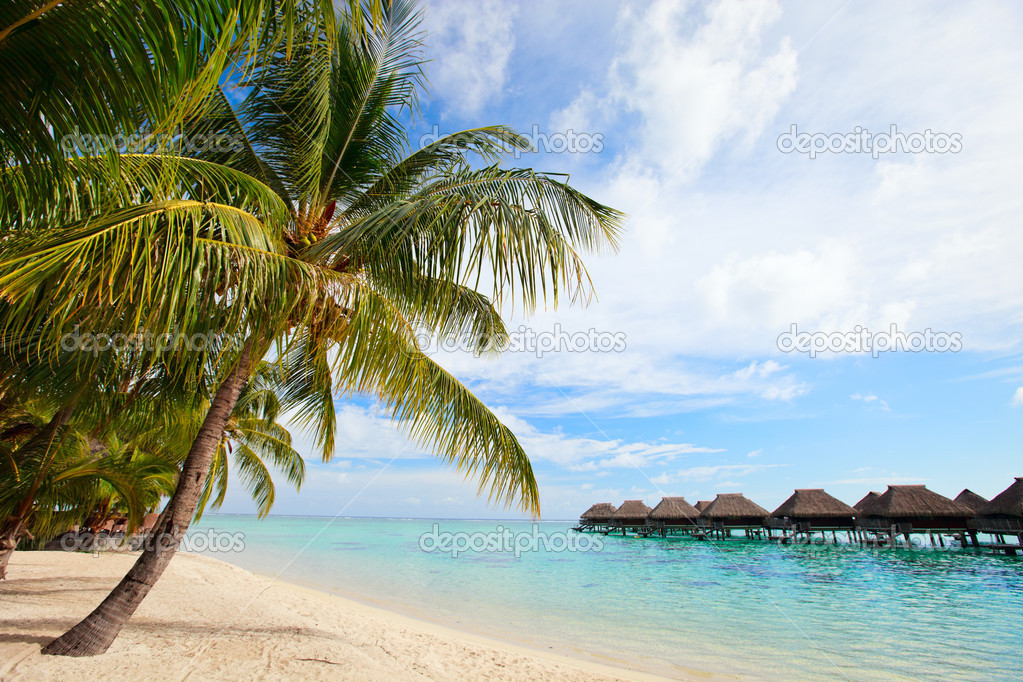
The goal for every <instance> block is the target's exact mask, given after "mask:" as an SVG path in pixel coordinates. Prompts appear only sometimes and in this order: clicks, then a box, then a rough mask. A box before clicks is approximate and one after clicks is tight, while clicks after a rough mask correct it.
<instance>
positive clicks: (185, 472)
mask: <svg viewBox="0 0 1023 682" xmlns="http://www.w3.org/2000/svg"><path fill="white" fill-rule="evenodd" d="M251 368H252V361H251V343H249V344H246V346H245V347H244V348H243V349H242V352H241V355H240V357H239V358H238V364H237V365H236V366H235V368H234V369H233V370H232V371H231V373H230V374H229V375H228V376H227V378H226V379H225V380H224V382H223V383H222V384H221V385H220V388H219V389H218V390H217V394H216V396H214V398H213V402H212V403H211V404H210V409H209V411H208V412H207V413H206V418H205V420H203V424H202V427H201V428H200V429H199V433H198V434H197V435H196V437H195V440H194V441H193V442H192V448H191V450H189V452H188V457H187V458H186V459H185V462H184V464H183V465H182V467H181V474H180V476H179V477H178V486H177V488H176V489H175V490H174V495H172V496H171V499H170V501H169V502H168V503H167V507H166V508H165V509H164V512H163V514H162V515H161V517H160V521H159V523H158V524H157V526H156V527H155V528H154V529H153V534H152V536H151V541H150V542H148V543H147V544H146V547H145V549H144V550H143V551H142V556H140V557H139V559H138V561H136V562H135V565H134V566H132V568H131V570H130V571H128V574H127V575H126V576H124V578H123V579H122V580H121V582H120V583H118V584H117V587H115V588H114V589H113V591H111V593H110V594H109V595H107V598H106V599H104V600H103V603H101V604H100V605H99V606H97V607H96V609H95V610H94V611H93V612H92V613H90V614H89V615H88V616H86V618H85V620H83V621H82V622H80V623H79V624H78V625H76V626H74V627H73V628H71V629H70V630H68V631H67V632H65V633H64V634H63V635H61V636H60V637H59V638H57V639H55V640H54V641H52V642H50V643H49V644H47V645H46V646H45V647H43V653H44V654H50V655H61V656H95V655H96V654H102V653H104V652H105V651H106V650H107V649H108V648H109V647H110V645H111V644H112V643H113V641H114V639H115V638H116V637H117V635H118V634H119V633H120V632H121V628H122V627H124V624H125V623H126V622H127V621H128V619H129V618H130V617H131V615H132V614H133V613H135V609H137V608H138V607H139V604H141V603H142V600H143V599H145V597H146V595H147V594H149V590H150V589H151V588H152V587H153V585H155V584H156V581H157V580H159V579H160V576H161V575H163V572H164V569H166V568H167V565H168V564H169V563H170V560H171V559H172V558H173V557H174V553H175V552H176V551H177V548H178V545H179V544H180V543H181V538H182V537H183V536H184V534H185V531H187V530H188V526H189V524H190V523H191V522H192V517H193V515H194V514H195V509H196V505H197V504H198V502H199V496H200V494H201V493H202V488H203V482H204V481H205V480H206V475H207V473H208V472H209V468H210V462H211V461H212V460H213V455H214V453H215V452H216V449H217V446H218V445H219V444H220V441H221V439H222V438H223V434H224V427H225V426H226V425H227V421H228V419H229V418H230V416H231V412H232V411H233V410H234V406H235V403H237V402H238V396H239V394H240V393H241V391H242V388H243V387H244V386H245V382H246V381H248V378H249V373H250V371H251Z"/></svg>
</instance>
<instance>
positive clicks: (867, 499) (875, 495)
mask: <svg viewBox="0 0 1023 682" xmlns="http://www.w3.org/2000/svg"><path fill="white" fill-rule="evenodd" d="M879 497H881V493H875V492H874V491H873V490H871V491H870V492H869V493H867V494H866V495H864V496H863V499H862V500H860V501H859V502H857V503H856V504H854V505H853V509H855V510H856V511H860V510H861V509H863V508H864V507H866V506H867V505H868V504H870V502H871V500H876V499H877V498H879Z"/></svg>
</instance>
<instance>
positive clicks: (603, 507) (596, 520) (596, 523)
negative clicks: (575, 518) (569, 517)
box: [576, 502, 618, 531]
mask: <svg viewBox="0 0 1023 682" xmlns="http://www.w3.org/2000/svg"><path fill="white" fill-rule="evenodd" d="M616 511H618V510H617V509H615V506H614V505H613V504H611V503H610V502H600V503H598V504H595V505H593V506H592V507H590V508H589V509H587V510H586V511H584V512H583V513H582V515H581V516H580V517H579V526H578V527H577V528H576V530H599V531H602V530H607V528H608V524H610V523H611V517H612V516H614V513H615V512H616Z"/></svg>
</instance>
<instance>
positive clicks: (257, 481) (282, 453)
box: [195, 362, 305, 521]
mask: <svg viewBox="0 0 1023 682" xmlns="http://www.w3.org/2000/svg"><path fill="white" fill-rule="evenodd" d="M280 375H281V371H280V367H279V365H275V364H273V363H269V362H262V363H260V364H259V366H258V367H257V368H256V370H255V372H254V373H253V376H252V378H251V379H250V380H249V383H248V384H247V385H246V386H245V388H243V389H242V391H241V394H240V395H239V396H238V402H237V403H235V406H234V411H233V412H232V413H231V417H230V418H229V419H228V421H227V426H226V427H225V428H224V436H223V438H222V439H221V441H220V445H219V446H218V447H217V451H216V453H215V454H214V456H213V462H212V463H211V465H210V471H209V474H208V475H207V476H206V480H205V481H204V483H203V490H202V494H201V495H200V496H199V504H198V508H197V509H196V515H195V520H196V521H198V520H199V518H200V517H201V516H202V513H203V511H204V510H205V509H206V506H207V505H210V506H211V507H212V508H213V509H217V508H219V507H220V505H221V504H223V502H224V499H225V498H226V497H227V483H228V474H229V472H230V469H231V463H232V461H233V463H234V468H235V470H236V471H237V472H238V475H239V477H240V479H241V482H242V485H243V486H244V487H245V489H246V490H247V491H248V492H249V494H250V495H251V496H252V499H253V500H254V501H255V502H256V511H257V513H258V514H259V517H260V518H263V517H265V516H266V515H267V514H269V513H270V508H271V507H273V503H274V498H275V496H276V486H275V485H274V481H273V475H272V474H271V468H273V469H276V470H278V471H280V472H282V473H283V474H284V476H285V478H286V479H287V481H288V482H289V483H291V484H292V485H294V486H295V488H296V489H298V488H300V487H301V486H302V481H303V480H304V479H305V461H304V460H303V459H302V455H301V454H300V453H299V452H298V451H297V450H296V449H295V448H294V447H292V443H291V434H290V433H289V432H288V430H287V429H286V428H285V427H284V426H283V425H281V424H280V423H279V422H280V419H281V400H280V397H279V396H278V395H277V392H276V391H277V389H278V387H279V386H280V382H281V376H280ZM214 493H215V494H214Z"/></svg>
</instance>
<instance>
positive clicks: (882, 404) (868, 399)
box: [849, 393, 892, 412]
mask: <svg viewBox="0 0 1023 682" xmlns="http://www.w3.org/2000/svg"><path fill="white" fill-rule="evenodd" d="M849 399H850V400H859V401H862V402H864V403H867V404H868V405H870V404H871V403H877V407H878V408H879V409H882V410H884V411H885V412H891V411H892V408H890V407H889V406H888V403H887V401H884V400H881V399H880V398H878V397H877V396H876V395H874V394H873V393H867V394H862V393H853V394H852V395H851V396H849Z"/></svg>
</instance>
